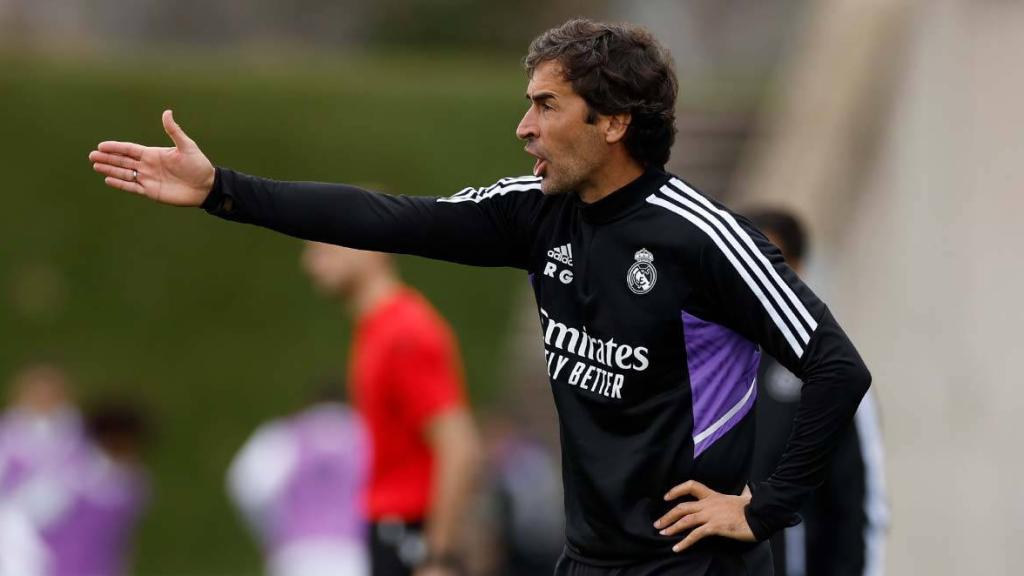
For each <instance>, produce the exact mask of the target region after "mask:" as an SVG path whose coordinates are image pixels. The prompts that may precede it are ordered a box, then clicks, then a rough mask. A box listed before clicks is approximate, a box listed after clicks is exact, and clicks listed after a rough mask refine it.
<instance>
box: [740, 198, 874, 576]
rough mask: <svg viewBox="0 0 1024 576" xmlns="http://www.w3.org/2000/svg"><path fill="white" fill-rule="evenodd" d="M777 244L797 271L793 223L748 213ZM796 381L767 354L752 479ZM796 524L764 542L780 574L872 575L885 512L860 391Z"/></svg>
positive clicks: (779, 214)
mask: <svg viewBox="0 0 1024 576" xmlns="http://www.w3.org/2000/svg"><path fill="white" fill-rule="evenodd" d="M748 217H749V218H750V221H751V222H752V223H753V224H754V225H755V226H757V227H758V229H760V230H761V231H762V232H763V233H764V234H765V236H766V237H767V238H768V239H769V240H771V241H772V243H773V244H775V245H776V246H778V247H779V248H780V250H781V251H782V256H783V257H784V258H785V259H786V263H787V264H788V265H789V266H790V267H791V268H792V269H793V270H794V271H795V272H797V273H800V272H801V271H802V270H803V262H804V254H805V252H806V251H807V237H806V234H805V233H804V227H803V225H802V224H801V223H800V221H799V220H798V219H797V218H796V216H794V215H793V214H790V213H789V212H786V211H783V210H760V211H757V212H752V213H749V214H748ZM800 387H801V383H800V380H799V379H797V378H796V377H795V376H793V374H792V373H790V372H789V371H788V370H786V368H785V367H783V366H782V365H780V364H779V363H778V362H776V361H775V360H774V359H773V358H771V357H770V356H769V357H767V358H764V359H763V360H762V362H761V368H760V370H759V372H758V378H757V393H758V402H757V410H756V412H757V427H756V435H755V436H756V438H757V440H756V442H755V443H754V447H755V450H754V464H753V474H752V478H753V479H754V480H756V481H759V480H765V479H767V478H768V476H769V475H770V474H771V473H772V471H773V470H774V469H775V465H776V463H777V462H778V460H779V456H781V455H782V452H783V450H784V449H785V447H786V439H787V438H788V437H789V433H790V430H791V429H792V427H793V418H794V417H795V415H796V410H797V407H798V405H799V401H800ZM800 515H801V516H802V517H803V523H802V524H800V525H797V526H794V527H792V528H788V529H786V530H784V531H782V532H778V533H776V534H775V535H774V536H772V538H771V544H772V555H773V556H774V558H775V572H776V574H779V575H780V576H800V575H806V576H858V575H866V574H870V575H880V574H882V570H883V552H884V544H885V541H884V537H885V528H886V524H887V517H888V506H887V504H886V501H885V486H884V476H883V473H882V444H881V434H880V431H879V427H878V417H877V412H876V409H875V399H874V397H873V395H872V394H871V393H868V394H867V396H865V397H864V399H863V401H862V402H861V405H860V408H858V409H857V414H856V416H855V417H854V421H853V425H852V426H850V428H849V429H847V430H846V431H844V432H843V433H842V435H841V437H840V440H839V446H838V449H837V450H836V454H835V456H834V457H833V459H832V461H831V462H830V463H829V465H828V470H827V471H826V473H825V481H824V483H823V484H822V485H821V487H819V488H818V489H817V490H815V491H814V494H813V495H812V496H811V498H810V499H808V500H807V502H806V503H805V505H804V507H803V509H802V510H801V511H800Z"/></svg>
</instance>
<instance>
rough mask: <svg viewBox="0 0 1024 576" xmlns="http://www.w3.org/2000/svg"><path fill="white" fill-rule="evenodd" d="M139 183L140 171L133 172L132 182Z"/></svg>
mask: <svg viewBox="0 0 1024 576" xmlns="http://www.w3.org/2000/svg"><path fill="white" fill-rule="evenodd" d="M138 181H139V171H138V170H132V182H138Z"/></svg>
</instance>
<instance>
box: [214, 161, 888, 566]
mask: <svg viewBox="0 0 1024 576" xmlns="http://www.w3.org/2000/svg"><path fill="white" fill-rule="evenodd" d="M540 182H541V180H540V178H537V177H532V176H527V177H520V178H505V179H502V180H499V181H498V182H497V183H495V184H494V185H492V186H489V187H486V188H466V189H464V190H462V191H461V192H459V193H457V194H455V195H454V196H451V197H448V198H429V197H410V196H391V195H386V194H379V193H374V192H369V191H365V190H361V189H358V188H355V187H352V186H345V185H338V184H320V183H309V182H303V183H299V182H278V181H273V180H267V179H262V178H256V177H253V176H247V175H244V174H240V173H238V172H234V171H231V170H227V169H223V168H221V169H218V170H217V175H216V181H215V184H214V186H213V190H212V192H211V193H210V195H209V197H208V198H207V200H206V202H205V203H204V204H203V207H204V208H205V209H206V210H207V211H209V212H210V213H212V214H215V215H217V216H220V217H222V218H226V219H229V220H234V221H238V222H247V223H251V224H257V225H260V226H265V227H267V228H271V229H274V230H277V231H280V232H283V233H285V234H290V235H292V236H296V237H299V238H304V239H309V240H316V241H321V242H329V243H334V244H341V245H345V246H349V247H352V248H358V249H368V250H377V251H384V252H397V253H403V254H416V255H420V256H426V257H429V258H438V259H443V260H449V261H453V262H459V263H463V264H472V265H479V266H511V267H515V268H521V269H523V270H526V271H527V272H528V273H529V278H530V282H531V284H532V286H533V290H534V292H535V294H536V298H537V305H538V310H539V319H540V323H541V330H542V334H543V338H544V343H545V350H546V359H547V366H548V374H549V376H550V381H551V390H552V393H553V395H554V399H555V404H556V406H557V409H558V414H559V421H560V428H561V440H562V454H563V482H564V485H565V509H566V515H567V519H566V537H567V552H568V554H569V555H570V556H572V557H574V558H576V559H578V560H581V561H584V562H589V563H592V564H599V565H616V564H625V563H631V562H635V561H637V560H641V559H645V558H650V557H655V556H664V555H668V554H671V546H672V544H674V543H675V542H678V541H679V540H680V539H681V537H680V536H675V537H663V536H660V535H659V534H658V532H657V531H656V530H655V529H654V527H653V523H654V521H655V520H656V519H657V518H659V517H660V516H661V515H662V514H664V513H665V512H666V511H667V510H668V509H669V508H670V507H671V506H672V505H673V503H669V502H665V501H664V500H663V496H664V494H665V493H666V492H668V490H669V489H670V488H672V487H673V486H675V485H676V484H679V483H681V482H684V481H686V480H689V479H694V480H697V481H699V482H702V483H704V484H706V485H708V486H709V487H711V488H712V489H714V490H717V491H719V492H723V493H730V494H739V493H740V492H741V491H742V489H743V487H744V485H745V484H746V483H747V482H748V480H749V472H750V458H751V450H752V445H753V439H754V438H753V433H754V428H753V411H752V410H751V407H752V406H753V404H754V401H755V398H756V395H757V393H756V391H757V386H756V381H755V380H756V373H757V366H758V360H759V357H760V350H761V348H763V349H765V350H766V351H768V352H769V353H771V354H772V355H773V356H775V357H776V358H778V359H779V361H780V362H782V364H783V365H785V366H786V367H787V368H789V369H790V370H791V371H792V372H793V373H794V374H796V375H797V376H798V377H800V378H801V379H802V380H803V381H804V383H805V386H804V391H803V396H802V400H801V403H800V408H799V411H798V414H797V417H796V426H795V429H794V432H793V435H792V437H791V439H790V442H789V445H788V447H787V449H786V452H785V454H784V455H783V457H782V459H781V462H780V463H779V466H778V468H777V469H776V470H775V473H774V474H773V475H772V476H771V478H769V479H768V480H766V481H764V482H761V483H757V484H755V485H753V486H752V489H753V499H752V501H751V503H750V505H749V506H748V507H747V511H746V515H747V520H748V522H749V524H750V526H751V528H752V529H753V531H754V534H755V535H756V536H757V538H758V539H759V540H763V539H764V538H767V537H768V536H769V535H770V534H771V533H773V532H774V531H776V530H778V529H779V528H781V527H783V526H787V525H791V524H793V523H795V522H796V521H797V517H796V516H795V512H796V511H797V510H799V508H800V504H801V502H802V501H803V499H804V497H805V496H806V494H807V493H808V492H809V491H810V490H811V489H812V488H813V487H814V486H815V485H816V484H818V483H819V482H820V481H821V476H822V471H823V470H824V468H825V465H826V463H827V461H828V458H829V455H830V453H831V451H832V449H833V448H834V446H835V444H836V442H837V438H838V437H839V435H840V433H841V432H842V431H843V429H844V428H845V427H846V425H847V424H848V423H849V422H850V420H851V418H852V417H853V414H854V411H855V410H856V408H857V404H858V402H859V401H860V399H861V396H863V394H864V392H865V391H866V390H867V387H868V384H869V382H870V375H869V374H868V371H867V369H866V368H865V366H864V363H863V362H862V361H861V359H860V357H859V355H858V354H857V351H856V350H855V349H854V347H853V345H852V344H851V343H850V341H849V339H848V338H847V337H846V334H844V333H843V331H842V329H840V327H839V325H838V324H837V323H836V321H835V319H833V317H832V315H831V314H830V313H829V311H828V309H827V308H826V307H825V305H824V304H823V303H822V302H821V301H820V300H818V298H817V297H816V296H815V295H814V294H813V293H812V292H811V291H810V290H809V289H808V288H807V287H806V286H805V285H804V284H803V283H802V282H801V281H800V279H799V278H797V276H796V275H795V274H794V273H793V272H792V271H791V270H790V269H789V268H788V267H786V265H785V264H784V263H783V259H782V255H781V254H780V252H779V251H778V250H777V249H776V248H775V247H774V246H772V245H771V244H770V243H769V242H768V241H767V240H766V239H765V237H764V236H763V235H762V234H761V233H760V232H758V231H757V230H756V229H755V228H754V227H753V226H752V225H751V224H750V223H749V222H747V221H746V220H745V219H743V218H742V217H740V216H737V215H735V214H733V213H732V212H730V211H729V210H727V209H726V208H724V207H723V206H722V205H720V204H718V203H716V202H714V201H712V200H710V199H708V198H706V197H705V196H703V195H702V194H701V193H699V192H697V191H695V190H694V189H693V188H692V187H691V186H689V185H688V184H686V183H685V182H683V181H682V180H680V179H678V178H676V177H674V176H672V175H670V174H667V173H665V172H662V171H660V170H653V169H652V170H648V171H647V172H645V173H644V174H643V175H642V176H641V177H639V178H638V179H636V180H635V181H633V182H632V183H630V184H628V185H627V186H625V187H623V188H622V189H620V190H617V191H616V192H614V193H612V194H611V195H609V196H607V197H605V198H603V199H601V200H600V201H598V202H595V203H592V204H585V203H583V202H582V201H580V200H579V198H578V196H577V195H576V194H562V195H554V196H546V195H544V194H543V193H542V192H541V188H540ZM732 545H733V543H732V542H725V541H723V540H720V539H707V540H705V541H704V542H703V543H701V544H699V545H698V546H697V547H696V548H695V549H694V550H693V551H692V552H690V554H694V555H701V554H707V553H708V552H709V551H713V550H723V549H724V550H728V549H729V547H730V546H732Z"/></svg>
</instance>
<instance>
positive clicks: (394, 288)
mask: <svg viewBox="0 0 1024 576" xmlns="http://www.w3.org/2000/svg"><path fill="white" fill-rule="evenodd" d="M401 288H402V283H401V282H399V281H398V278H397V277H396V276H395V275H394V274H391V273H390V272H389V273H381V274H374V275H372V276H370V277H368V278H366V279H365V280H364V281H362V282H360V283H359V284H357V285H356V287H355V289H354V290H353V291H352V294H351V298H349V307H350V309H351V310H352V313H353V314H354V315H355V316H356V317H357V318H359V317H362V316H365V315H366V314H368V313H369V312H370V311H371V310H373V309H374V308H376V307H377V306H378V305H379V304H380V303H381V302H383V301H384V300H387V299H388V297H390V296H391V295H392V294H394V293H395V292H398V291H399V290H400V289H401Z"/></svg>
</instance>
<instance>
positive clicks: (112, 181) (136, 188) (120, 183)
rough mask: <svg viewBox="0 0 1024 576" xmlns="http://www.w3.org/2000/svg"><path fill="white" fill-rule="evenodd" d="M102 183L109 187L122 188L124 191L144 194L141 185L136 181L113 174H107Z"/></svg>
mask: <svg viewBox="0 0 1024 576" xmlns="http://www.w3.org/2000/svg"><path fill="white" fill-rule="evenodd" d="M103 183H104V184H106V185H107V186H110V187H111V188H117V189H118V190H124V191H125V192H132V193H134V194H139V195H145V192H144V191H143V189H142V185H140V184H139V183H138V182H127V181H125V180H121V179H119V178H114V177H113V176H107V177H106V178H104V179H103Z"/></svg>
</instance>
